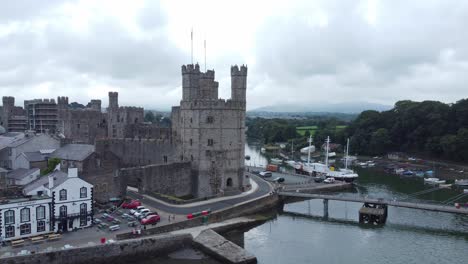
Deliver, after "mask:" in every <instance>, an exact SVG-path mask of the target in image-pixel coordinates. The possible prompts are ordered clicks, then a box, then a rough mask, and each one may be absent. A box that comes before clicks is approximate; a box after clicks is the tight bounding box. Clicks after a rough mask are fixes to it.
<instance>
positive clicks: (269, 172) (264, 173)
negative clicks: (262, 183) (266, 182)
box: [259, 171, 273, 178]
mask: <svg viewBox="0 0 468 264" xmlns="http://www.w3.org/2000/svg"><path fill="white" fill-rule="evenodd" d="M259 174H260V176H262V177H264V178H270V177H272V176H273V173H271V171H262V172H260V173H259Z"/></svg>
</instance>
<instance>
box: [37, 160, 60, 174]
mask: <svg viewBox="0 0 468 264" xmlns="http://www.w3.org/2000/svg"><path fill="white" fill-rule="evenodd" d="M58 164H60V159H59V158H50V159H49V160H48V161H47V168H45V169H44V170H43V171H42V172H41V175H46V174H49V173H51V172H53V171H54V169H55V167H57V165H58Z"/></svg>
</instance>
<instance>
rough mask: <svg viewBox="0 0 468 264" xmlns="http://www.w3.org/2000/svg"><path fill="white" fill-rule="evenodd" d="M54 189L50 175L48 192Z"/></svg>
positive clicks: (52, 178)
mask: <svg viewBox="0 0 468 264" xmlns="http://www.w3.org/2000/svg"><path fill="white" fill-rule="evenodd" d="M52 188H54V177H53V176H52V175H50V176H49V190H51V189H52Z"/></svg>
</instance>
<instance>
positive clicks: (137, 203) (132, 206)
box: [122, 200, 141, 209]
mask: <svg viewBox="0 0 468 264" xmlns="http://www.w3.org/2000/svg"><path fill="white" fill-rule="evenodd" d="M138 206H141V202H140V201H138V200H132V201H128V202H124V203H123V204H122V208H123V209H136V208H137V207H138Z"/></svg>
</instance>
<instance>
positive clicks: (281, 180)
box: [273, 177, 284, 183]
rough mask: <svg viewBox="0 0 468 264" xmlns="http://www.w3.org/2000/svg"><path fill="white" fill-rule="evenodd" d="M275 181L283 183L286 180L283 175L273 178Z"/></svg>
mask: <svg viewBox="0 0 468 264" xmlns="http://www.w3.org/2000/svg"><path fill="white" fill-rule="evenodd" d="M273 182H277V183H282V182H284V178H283V177H276V178H274V179H273Z"/></svg>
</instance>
